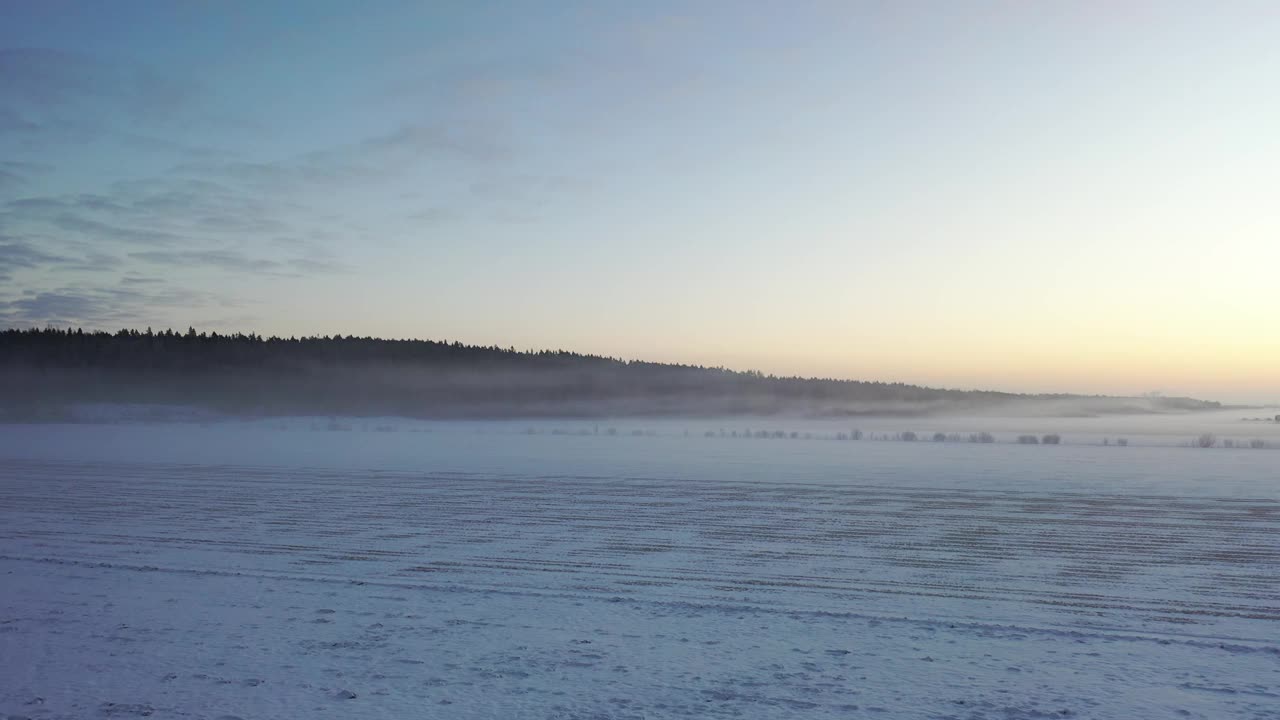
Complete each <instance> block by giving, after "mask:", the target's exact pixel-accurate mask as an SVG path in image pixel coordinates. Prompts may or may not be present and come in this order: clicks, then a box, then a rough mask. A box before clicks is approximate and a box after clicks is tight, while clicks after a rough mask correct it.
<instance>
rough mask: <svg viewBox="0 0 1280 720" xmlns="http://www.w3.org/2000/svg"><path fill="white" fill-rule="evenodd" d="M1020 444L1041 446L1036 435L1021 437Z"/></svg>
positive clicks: (1019, 438)
mask: <svg viewBox="0 0 1280 720" xmlns="http://www.w3.org/2000/svg"><path fill="white" fill-rule="evenodd" d="M1018 444H1019V445H1039V444H1040V438H1038V437H1036V436H1035V435H1019V436H1018Z"/></svg>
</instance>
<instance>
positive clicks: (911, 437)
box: [902, 430, 919, 442]
mask: <svg viewBox="0 0 1280 720" xmlns="http://www.w3.org/2000/svg"><path fill="white" fill-rule="evenodd" d="M918 439H919V438H918V437H917V436H916V434H915V433H913V432H911V431H910V430H908V431H907V432H904V433H902V441H903V442H915V441H916V440H918Z"/></svg>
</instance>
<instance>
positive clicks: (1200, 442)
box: [1195, 433, 1218, 448]
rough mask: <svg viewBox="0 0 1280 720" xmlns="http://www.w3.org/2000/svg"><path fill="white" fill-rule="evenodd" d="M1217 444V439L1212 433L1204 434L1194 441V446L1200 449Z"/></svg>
mask: <svg viewBox="0 0 1280 720" xmlns="http://www.w3.org/2000/svg"><path fill="white" fill-rule="evenodd" d="M1217 444H1218V438H1217V437H1216V436H1215V435H1214V434H1213V433H1205V434H1203V435H1201V436H1200V437H1198V438H1196V439H1195V446H1196V447H1201V448H1211V447H1213V446H1214V445H1217Z"/></svg>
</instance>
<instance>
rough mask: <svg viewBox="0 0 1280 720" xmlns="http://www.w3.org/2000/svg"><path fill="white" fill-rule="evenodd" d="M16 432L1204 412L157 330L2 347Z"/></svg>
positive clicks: (639, 364)
mask: <svg viewBox="0 0 1280 720" xmlns="http://www.w3.org/2000/svg"><path fill="white" fill-rule="evenodd" d="M0 389H3V390H4V396H5V398H6V400H5V401H3V402H0V408H3V409H4V410H5V411H6V412H7V413H8V415H9V416H10V417H14V418H40V417H45V418H57V417H59V413H61V412H63V411H64V410H65V408H66V407H67V406H68V405H75V404H85V403H135V404H137V403H151V404H162V405H165V404H167V405H192V406H198V407H204V408H206V409H209V410H214V411H219V412H234V413H248V414H266V415H288V414H321V415H324V414H329V415H335V414H336V415H403V416H408V417H477V418H482V417H542V416H551V417H556V416H559V417H582V416H603V417H610V416H619V417H626V416H637V415H639V416H645V415H649V416H681V415H685V416H699V415H700V416H733V415H744V416H751V415H797V416H805V417H842V416H859V415H930V414H964V413H968V414H974V413H978V414H992V415H999V414H1013V415H1060V416H1072V415H1095V414H1125V413H1130V414H1132V413H1164V412H1186V411H1198V410H1208V409H1215V408H1218V407H1220V405H1219V403H1216V402H1209V401H1202V400H1193V399H1189V398H1165V397H1142V398H1124V397H1083V396H1073V395H1022V394H1014V393H1006V392H995V391H965V390H944V389H937V388H927V387H920V386H916V385H907V384H903V383H884V382H864V381H849V380H832V379H820V378H796V377H775V376H766V375H764V374H762V373H759V372H752V371H746V372H739V371H734V370H727V369H724V368H705V367H695V366H688V365H667V364H661V363H651V362H643V361H624V360H618V359H614V358H604V357H598V356H589V355H581V354H577V353H572V352H566V351H527V352H522V351H517V350H515V349H502V348H499V347H496V346H495V347H475V346H466V345H462V344H461V343H444V342H430V341H391V340H377V339H373V338H356V337H342V336H337V337H333V338H303V339H280V338H261V337H259V336H256V335H218V334H217V333H214V334H211V335H210V334H206V333H197V332H196V331H195V330H194V329H192V330H190V331H188V332H187V333H184V334H175V333H173V332H171V331H164V332H162V333H158V334H157V333H154V332H152V331H150V330H147V331H145V332H139V331H136V330H134V331H120V332H118V333H116V334H108V333H84V332H82V331H58V330H44V331H27V332H20V331H8V332H4V333H0Z"/></svg>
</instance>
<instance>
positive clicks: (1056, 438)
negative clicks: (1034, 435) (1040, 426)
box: [1040, 433, 1062, 445]
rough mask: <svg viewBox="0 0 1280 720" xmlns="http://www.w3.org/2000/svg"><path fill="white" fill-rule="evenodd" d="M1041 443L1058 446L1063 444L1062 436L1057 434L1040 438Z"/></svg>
mask: <svg viewBox="0 0 1280 720" xmlns="http://www.w3.org/2000/svg"><path fill="white" fill-rule="evenodd" d="M1040 442H1042V443H1044V444H1045V445H1058V444H1060V443H1061V442H1062V436H1061V435H1058V434H1057V433H1050V434H1048V435H1045V436H1044V437H1042V438H1040Z"/></svg>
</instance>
